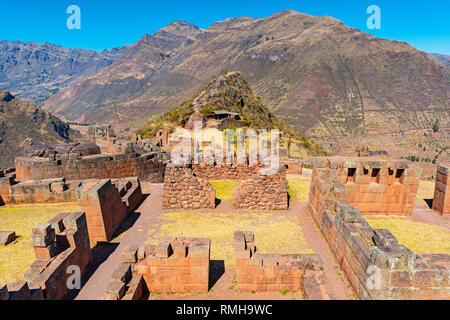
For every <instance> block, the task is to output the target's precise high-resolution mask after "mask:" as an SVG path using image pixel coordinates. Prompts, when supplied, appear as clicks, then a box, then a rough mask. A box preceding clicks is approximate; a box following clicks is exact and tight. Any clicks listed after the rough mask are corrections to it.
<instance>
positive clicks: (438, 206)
mask: <svg viewBox="0 0 450 320" xmlns="http://www.w3.org/2000/svg"><path fill="white" fill-rule="evenodd" d="M449 168H450V164H448V163H445V164H444V163H441V164H439V165H438V167H437V173H436V185H435V188H434V198H433V210H436V211H437V212H439V213H440V214H441V215H450V181H449V180H448V171H449Z"/></svg>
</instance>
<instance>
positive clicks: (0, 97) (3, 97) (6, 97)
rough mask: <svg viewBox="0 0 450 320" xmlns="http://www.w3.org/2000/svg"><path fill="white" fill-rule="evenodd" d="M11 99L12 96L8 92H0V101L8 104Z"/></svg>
mask: <svg viewBox="0 0 450 320" xmlns="http://www.w3.org/2000/svg"><path fill="white" fill-rule="evenodd" d="M12 99H14V96H13V95H11V93H10V92H9V91H2V90H0V101H5V102H9V101H11V100H12Z"/></svg>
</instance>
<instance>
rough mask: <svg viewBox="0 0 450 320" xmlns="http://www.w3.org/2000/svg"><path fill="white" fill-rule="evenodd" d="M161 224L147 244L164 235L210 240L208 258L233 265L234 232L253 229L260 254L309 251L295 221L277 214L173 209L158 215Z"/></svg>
mask: <svg viewBox="0 0 450 320" xmlns="http://www.w3.org/2000/svg"><path fill="white" fill-rule="evenodd" d="M161 219H162V225H161V226H156V225H155V228H154V229H152V230H150V231H149V232H148V233H149V239H148V241H147V243H148V244H156V243H158V241H159V240H160V239H162V238H164V237H166V236H169V237H176V236H180V237H182V236H184V237H201V238H210V239H211V259H213V260H224V261H225V264H226V265H228V266H233V265H234V249H233V234H234V231H239V230H241V231H254V232H255V238H256V239H255V240H256V246H257V248H258V250H259V252H262V253H289V254H295V253H313V251H312V249H311V248H310V247H309V244H308V242H307V241H306V239H305V237H304V235H303V232H302V229H301V226H300V223H299V220H298V218H297V217H295V216H285V215H282V214H280V213H250V212H248V213H204V212H195V213H192V212H176V213H165V214H162V215H161Z"/></svg>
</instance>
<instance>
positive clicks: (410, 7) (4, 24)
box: [0, 0, 450, 54]
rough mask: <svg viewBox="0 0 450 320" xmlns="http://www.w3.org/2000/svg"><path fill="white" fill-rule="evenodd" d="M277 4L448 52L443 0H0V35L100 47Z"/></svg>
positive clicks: (257, 12) (448, 4)
mask: <svg viewBox="0 0 450 320" xmlns="http://www.w3.org/2000/svg"><path fill="white" fill-rule="evenodd" d="M69 5H78V6H79V7H80V8H81V30H69V29H68V28H67V27H66V20H67V18H68V16H69V15H68V14H67V13H66V9H67V7H68V6H69ZM369 5H378V6H379V7H380V9H381V30H369V29H368V28H367V25H366V21H367V18H368V17H369V14H367V13H366V9H367V7H368V6H369ZM284 9H292V10H296V11H300V12H303V13H307V14H311V15H316V16H332V17H334V18H336V19H339V20H341V21H342V22H344V23H345V24H346V25H348V26H351V27H354V28H358V29H360V30H361V31H364V32H368V33H371V34H373V35H375V36H378V37H382V38H388V39H392V40H399V41H406V42H408V43H410V44H411V45H413V46H414V47H416V48H418V49H420V50H425V51H429V52H438V53H444V54H450V25H449V21H450V14H449V12H450V1H449V0H437V1H433V0H429V1H423V0H421V1H418V0H409V1H399V0H389V1H385V0H370V1H364V0H360V1H356V0H355V1H353V0H347V1H344V0H342V1H338V0H334V1H331V0H307V1H304V0H296V1H291V0H259V1H247V0H220V1H215V0H209V1H205V0H190V1H188V0H183V1H180V0H172V1H170V0H166V1H154V0H142V1H137V0H126V1H123V0H122V1H118V0H69V1H66V0H38V1H36V0H19V1H17V0H16V1H10V0H9V1H2V17H1V19H0V40H21V41H36V42H50V43H55V44H59V45H62V46H65V47H69V48H86V49H94V50H103V49H106V48H108V49H109V48H113V47H118V46H122V45H125V44H131V43H134V42H136V41H138V40H139V39H140V38H141V37H142V36H143V35H144V34H145V33H149V34H152V33H153V32H154V31H156V30H158V29H160V28H162V27H164V26H166V25H167V24H169V23H170V22H172V21H174V20H185V21H187V22H190V23H193V24H195V25H197V26H199V27H201V28H207V27H208V26H210V25H211V24H212V23H213V22H215V21H219V20H224V19H226V18H230V17H238V16H244V15H246V16H250V17H252V18H260V17H266V16H269V15H271V14H273V13H275V12H278V11H282V10H284Z"/></svg>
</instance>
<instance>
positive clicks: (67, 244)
mask: <svg viewBox="0 0 450 320" xmlns="http://www.w3.org/2000/svg"><path fill="white" fill-rule="evenodd" d="M31 240H32V243H33V246H34V251H35V254H36V260H35V261H34V262H33V264H32V265H31V268H30V269H29V270H28V271H27V272H26V273H25V281H26V282H27V283H28V286H29V287H30V288H31V289H35V290H38V289H42V291H43V293H44V298H45V299H47V300H60V299H63V298H64V297H65V296H66V295H67V294H68V293H69V291H70V289H69V288H68V286H67V280H68V278H69V276H70V275H72V274H73V270H71V269H69V268H73V266H76V267H78V268H79V271H80V275H81V276H83V275H84V274H85V273H86V271H87V270H88V268H89V266H90V265H91V263H92V254H91V247H90V244H89V234H88V231H87V224H86V215H85V214H84V213H83V212H74V213H60V214H59V215H58V216H56V217H55V218H53V219H51V220H50V221H48V222H46V223H43V224H39V225H36V226H34V227H33V233H32V235H31ZM69 271H70V272H69Z"/></svg>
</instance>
